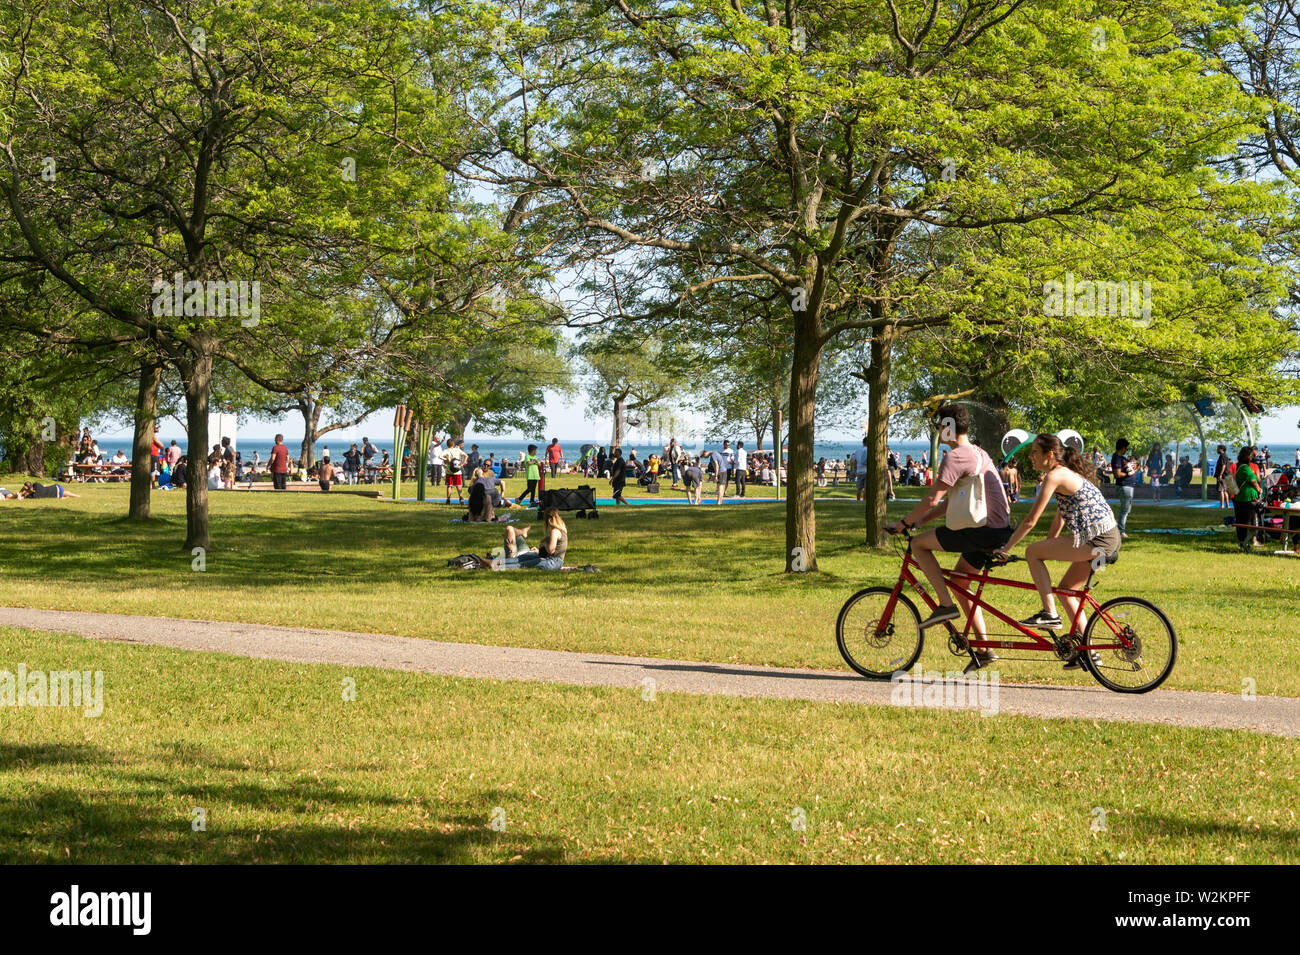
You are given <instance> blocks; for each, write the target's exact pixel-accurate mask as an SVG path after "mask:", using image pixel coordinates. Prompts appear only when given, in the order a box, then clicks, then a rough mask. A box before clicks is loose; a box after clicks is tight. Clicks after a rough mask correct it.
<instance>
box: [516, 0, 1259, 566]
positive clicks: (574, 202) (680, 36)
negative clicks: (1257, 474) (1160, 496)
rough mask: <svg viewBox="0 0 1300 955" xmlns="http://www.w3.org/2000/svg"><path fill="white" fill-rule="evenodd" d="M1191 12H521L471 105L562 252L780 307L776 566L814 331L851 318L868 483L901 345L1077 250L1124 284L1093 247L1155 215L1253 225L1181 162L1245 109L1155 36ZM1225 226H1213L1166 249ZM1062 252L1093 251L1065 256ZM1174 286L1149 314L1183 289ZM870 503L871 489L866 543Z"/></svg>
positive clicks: (1201, 248) (1248, 117) (808, 419)
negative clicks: (490, 99) (785, 329)
mask: <svg viewBox="0 0 1300 955" xmlns="http://www.w3.org/2000/svg"><path fill="white" fill-rule="evenodd" d="M1216 14H1217V8H1216V6H1215V5H1214V4H1213V3H1189V2H1181V0H1179V2H1175V0H1169V2H1155V3H1147V4H1142V5H1137V6H1134V5H1129V4H1121V3H1100V4H1098V3H1091V2H1090V3H1082V2H1065V3H1058V2H1051V3H1048V2H1038V3H1032V2H1011V3H998V4H984V3H956V4H951V5H947V6H944V5H934V4H922V3H904V4H896V3H889V4H885V5H883V6H882V5H878V4H872V5H866V6H863V5H850V6H847V7H846V6H844V5H843V4H837V3H829V2H800V3H791V4H786V5H784V6H780V7H778V6H775V5H771V4H766V5H751V6H748V7H747V6H745V5H743V4H735V3H729V2H723V0H683V2H679V3H676V4H674V5H673V6H672V7H664V6H662V5H660V4H656V3H651V2H648V0H647V2H634V0H623V2H619V3H617V4H614V5H611V6H608V7H599V8H593V9H592V10H591V11H586V10H584V11H569V10H567V9H564V8H555V7H549V6H547V7H531V6H525V8H524V12H523V16H522V17H521V19H520V21H519V26H518V28H517V29H515V28H511V29H509V30H507V32H506V35H505V42H504V43H498V44H497V45H496V49H497V50H498V51H499V54H500V60H501V64H502V69H503V71H505V75H509V76H513V77H514V83H513V85H512V86H510V88H509V89H507V90H506V92H505V93H504V94H503V95H502V97H501V102H503V103H509V104H510V105H509V106H502V107H501V108H500V109H498V111H497V112H496V113H495V114H494V115H493V116H492V117H491V120H492V122H493V123H494V124H495V128H496V129H497V130H498V136H499V139H500V142H501V144H502V147H503V148H504V149H505V150H507V151H508V155H509V157H510V160H511V161H510V162H501V163H499V164H498V166H497V169H498V172H499V176H498V181H499V182H500V183H501V184H502V185H505V186H510V187H513V188H515V190H516V192H517V194H519V195H523V194H525V193H527V194H528V195H530V196H531V197H533V201H534V202H535V203H536V204H538V205H541V206H543V207H544V208H545V209H546V210H547V212H548V214H549V215H551V216H552V217H553V218H554V221H555V224H554V229H555V230H556V234H557V236H563V237H565V239H566V240H567V239H571V238H573V237H575V236H576V237H578V240H579V242H580V243H587V244H588V245H595V244H600V243H603V244H604V248H605V251H606V253H607V254H619V253H621V254H623V255H625V256H635V255H637V254H641V255H648V256H650V257H652V258H653V259H654V260H655V261H656V262H660V263H663V262H667V263H673V262H675V261H679V260H683V259H685V260H689V261H690V262H691V263H692V266H691V267H692V269H694V270H695V271H696V272H699V273H701V274H702V275H704V276H705V280H707V281H714V282H718V283H723V282H728V283H730V282H736V283H739V282H757V283H766V284H768V285H769V286H774V287H775V288H776V289H777V290H779V292H780V293H781V295H782V297H783V298H784V299H786V300H787V301H788V302H789V306H790V309H791V320H792V326H791V336H790V338H789V340H788V342H787V345H788V351H789V355H790V363H791V364H790V388H789V394H790V467H791V474H792V477H791V489H790V498H789V505H788V508H787V522H786V552H787V556H786V561H787V569H793V566H794V563H795V561H796V554H798V555H800V556H801V557H802V560H800V561H799V562H798V563H799V565H800V566H801V567H806V568H807V569H809V570H815V569H816V566H817V564H816V541H815V514H814V509H813V480H812V451H813V436H814V423H815V414H814V412H815V399H816V394H817V390H818V376H819V372H820V370H821V366H822V358H823V355H824V353H825V351H826V349H827V347H828V346H830V345H831V344H832V343H833V342H835V341H836V340H837V339H839V338H840V337H841V336H845V335H859V336H861V335H863V334H865V333H869V348H870V360H869V362H868V370H867V374H868V377H869V379H870V381H869V387H870V402H871V406H870V409H869V411H870V414H869V417H870V428H871V430H870V433H869V437H870V443H871V452H872V464H871V472H870V474H871V477H872V483H873V484H874V485H876V486H877V487H878V488H880V489H883V481H882V480H880V477H881V470H880V469H881V468H882V467H883V463H884V449H885V437H886V433H887V431H886V429H887V426H888V418H889V405H890V399H889V386H890V380H891V360H892V357H893V350H894V345H895V343H896V342H897V341H898V339H899V338H900V336H902V335H904V334H908V333H911V332H912V331H914V330H917V329H922V328H936V329H939V328H942V329H948V330H950V333H951V334H954V335H962V334H967V333H969V331H970V330H972V329H973V327H974V325H975V323H977V322H980V321H987V320H990V319H989V317H990V316H995V317H994V318H993V319H992V320H994V321H998V322H1000V321H1002V317H1001V312H1002V311H1003V310H1010V311H1011V313H1012V314H1016V315H1020V316H1029V315H1032V314H1034V312H1035V311H1037V312H1038V314H1040V315H1041V312H1042V286H1043V283H1044V281H1045V280H1046V279H1047V278H1049V277H1055V276H1057V275H1059V274H1060V273H1063V272H1065V271H1067V270H1068V269H1069V268H1070V267H1071V266H1072V265H1073V264H1074V261H1075V260H1076V259H1078V260H1080V261H1086V262H1087V263H1088V264H1089V265H1092V264H1097V263H1100V261H1101V260H1103V259H1104V260H1105V262H1106V263H1107V264H1106V267H1105V269H1104V270H1101V271H1099V272H1098V273H1097V274H1099V275H1101V276H1103V277H1105V278H1106V279H1108V280H1109V279H1112V278H1113V279H1115V280H1118V279H1120V278H1126V279H1127V278H1129V277H1130V276H1129V275H1128V274H1127V271H1128V269H1127V267H1126V266H1127V263H1124V265H1125V268H1124V272H1123V274H1121V275H1115V274H1113V273H1114V272H1115V271H1116V270H1117V263H1119V262H1121V261H1122V260H1121V259H1120V258H1118V256H1119V255H1120V254H1122V252H1123V250H1124V249H1125V247H1126V246H1127V245H1130V244H1132V243H1134V242H1136V241H1137V240H1138V239H1139V237H1141V238H1145V233H1146V232H1147V231H1149V230H1148V229H1147V228H1145V227H1147V226H1150V225H1151V224H1153V223H1156V222H1159V221H1161V220H1168V219H1169V218H1171V217H1172V218H1175V219H1179V220H1180V221H1181V222H1182V223H1183V224H1184V225H1185V226H1186V232H1185V233H1184V234H1185V235H1186V234H1192V233H1194V232H1195V226H1196V225H1197V224H1198V222H1199V221H1200V220H1204V219H1206V218H1207V217H1208V218H1210V219H1212V218H1213V215H1212V207H1213V206H1218V207H1219V208H1231V209H1232V210H1234V214H1235V216H1236V218H1237V223H1236V225H1237V228H1240V226H1241V220H1242V219H1249V218H1250V217H1251V216H1253V215H1255V212H1256V210H1255V208H1254V207H1252V206H1251V204H1250V201H1249V200H1248V198H1246V196H1245V195H1244V194H1243V193H1242V192H1241V191H1234V190H1233V189H1232V188H1231V187H1230V186H1229V185H1228V184H1225V183H1223V182H1222V181H1221V180H1217V179H1216V178H1215V177H1214V175H1213V173H1212V171H1210V170H1208V169H1207V166H1206V163H1207V160H1209V159H1210V158H1212V157H1217V156H1220V155H1223V154H1224V153H1226V152H1230V151H1231V150H1232V149H1233V147H1234V145H1235V142H1236V140H1237V139H1238V138H1239V137H1240V136H1241V135H1242V134H1243V132H1244V130H1245V129H1246V128H1247V127H1248V126H1249V124H1250V123H1251V122H1252V121H1253V116H1252V114H1251V106H1250V104H1249V102H1248V101H1246V100H1245V99H1244V98H1243V97H1242V96H1240V94H1239V93H1238V91H1237V90H1236V89H1235V88H1234V86H1233V84H1231V83H1229V82H1225V80H1224V78H1222V77H1217V76H1214V75H1210V72H1209V71H1207V70H1206V69H1205V64H1204V62H1203V61H1202V60H1201V59H1200V58H1198V57H1197V56H1195V55H1194V54H1191V53H1189V52H1188V51H1187V50H1186V49H1183V48H1182V47H1181V46H1180V44H1179V43H1178V41H1177V39H1176V38H1177V37H1178V36H1179V34H1180V32H1184V31H1186V30H1188V29H1189V28H1190V27H1191V26H1193V25H1197V26H1199V25H1203V24H1205V23H1206V22H1207V21H1209V20H1210V19H1212V18H1213V17H1214V16H1215V15H1216ZM593 16H595V17H597V19H596V20H595V23H596V26H594V27H593V26H592V22H593V21H592V17H593ZM525 92H526V94H527V96H528V108H527V109H526V110H525V109H523V108H521V107H520V106H519V104H520V102H521V101H520V100H519V97H520V96H522V95H524V94H525ZM561 213H562V215H561ZM949 234H952V235H955V236H960V237H963V240H962V242H963V247H962V248H959V249H957V250H956V251H957V252H959V253H960V254H958V255H953V250H952V249H949V248H944V247H941V246H942V240H943V238H944V237H945V236H947V235H949ZM1098 236H1100V240H1101V241H1100V243H1099V241H1098ZM557 241H560V240H558V239H557ZM1225 241H1230V239H1229V238H1228V237H1225V236H1224V235H1223V233H1222V231H1221V230H1218V229H1213V230H1211V232H1210V233H1209V234H1208V235H1204V236H1203V237H1202V238H1201V239H1200V240H1199V241H1196V242H1193V243H1192V244H1191V245H1190V246H1186V247H1184V249H1182V250H1179V251H1180V252H1181V253H1182V254H1184V255H1191V256H1194V257H1195V256H1200V255H1203V254H1204V253H1206V251H1207V250H1209V251H1213V246H1214V245H1215V244H1216V243H1221V242H1225ZM1008 243H1010V245H1009V246H1008ZM1088 243H1092V244H1093V245H1094V246H1099V245H1100V249H1094V253H1095V254H1093V255H1085V254H1084V253H1083V251H1082V250H1081V248H1080V247H1081V246H1083V245H1085V244H1088ZM1106 246H1108V247H1106ZM1163 251H1164V252H1165V253H1167V254H1168V255H1169V256H1170V257H1171V256H1172V253H1173V251H1174V249H1173V243H1172V242H1168V243H1165V244H1164V246H1163ZM1154 258H1155V253H1152V256H1151V257H1149V259H1148V260H1149V261H1150V260H1151V259H1154ZM657 272H658V274H659V275H660V276H661V277H662V278H663V279H664V281H665V283H666V282H667V277H668V276H669V275H671V271H669V269H666V268H660V269H658V270H657ZM1182 274H1183V273H1182V272H1178V273H1176V274H1175V275H1173V276H1171V277H1170V284H1172V285H1174V286H1177V287H1178V289H1179V293H1180V294H1178V295H1172V294H1171V295H1167V296H1165V298H1166V299H1167V300H1168V301H1170V302H1175V301H1177V302H1181V301H1185V300H1186V299H1187V297H1188V296H1186V295H1183V294H1181V293H1183V292H1186V293H1188V295H1190V293H1191V291H1192V290H1191V289H1189V288H1185V287H1184V286H1183V285H1182V284H1180V283H1182ZM1136 277H1137V278H1143V276H1142V275H1140V274H1139V275H1138V276H1136ZM1153 277H1154V278H1155V279H1156V280H1159V279H1160V278H1161V276H1160V275H1155V276H1153ZM661 291H662V294H663V297H664V299H665V300H668V301H672V300H674V299H677V300H681V301H684V300H685V297H686V296H687V295H688V294H689V291H690V290H689V289H685V288H674V287H667V286H665V287H664V288H662V290H661ZM1161 307H1162V308H1163V306H1161ZM1162 314H1165V315H1171V314H1173V313H1172V312H1164V313H1162ZM1177 334H1179V333H1176V332H1174V331H1172V330H1171V331H1170V336H1171V337H1174V336H1176V335H1177ZM1184 334H1185V333H1184ZM883 516H884V507H883V494H881V495H880V497H879V499H878V506H877V507H876V508H875V509H874V511H873V515H872V516H870V517H869V521H870V526H869V534H871V536H873V537H877V538H878V537H879V535H880V533H881V532H882V531H883Z"/></svg>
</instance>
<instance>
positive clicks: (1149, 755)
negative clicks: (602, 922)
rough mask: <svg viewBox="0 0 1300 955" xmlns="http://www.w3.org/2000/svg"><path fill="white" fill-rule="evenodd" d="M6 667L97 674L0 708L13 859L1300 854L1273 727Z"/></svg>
mask: <svg viewBox="0 0 1300 955" xmlns="http://www.w3.org/2000/svg"><path fill="white" fill-rule="evenodd" d="M323 503H324V502H322V504H323ZM222 506H223V507H229V506H234V504H233V502H232V504H229V505H222ZM331 506H332V503H331ZM11 513H12V512H11ZM50 513H53V511H50V512H47V514H50ZM6 520H12V516H10V515H6ZM88 520H91V521H92V523H93V522H94V521H95V520H96V519H93V518H88ZM99 520H102V518H101V519H99ZM96 526H99V525H96ZM381 526H384V527H386V526H388V525H386V524H382V523H381ZM282 530H283V529H282ZM7 536H8V535H6V537H7ZM291 552H292V551H291V550H288V549H285V550H281V551H279V552H278V553H279V554H280V556H281V557H285V556H286V554H290V553H291ZM497 586H507V584H498V585H497ZM176 593H177V594H180V595H182V597H183V594H184V591H182V590H178V591H176ZM335 606H336V608H337V609H336V611H335V613H336V614H338V615H340V616H341V615H343V614H344V613H345V612H346V611H347V609H348V605H347V603H346V601H343V602H341V603H336V604H335ZM212 607H213V609H214V610H215V611H220V610H223V609H224V608H222V607H221V606H220V605H218V604H213V605H212ZM437 609H438V608H437V607H436V606H435V607H432V608H431V610H437ZM336 622H343V621H336ZM0 661H4V662H3V663H0V669H12V668H13V666H14V664H15V663H16V662H18V661H21V662H24V663H26V664H27V666H28V667H29V669H31V670H37V669H68V668H73V667H75V668H78V669H92V670H102V671H103V674H104V711H103V715H102V716H100V717H98V718H86V717H84V716H83V715H82V714H81V713H80V712H79V711H76V710H69V709H61V708H53V707H47V708H43V709H34V708H27V707H25V708H21V709H5V710H4V711H3V712H0V770H2V771H0V807H2V811H0V862H4V863H26V862H73V863H94V862H117V863H146V862H180V863H198V862H251V861H260V862H436V861H448V862H611V861H612V862H642V863H657V862H660V861H672V862H692V861H699V862H868V861H880V862H896V861H909V862H935V863H981V862H1044V863H1054V862H1118V861H1123V862H1134V863H1173V862H1189V863H1225V862H1226V863H1233V862H1235V863H1273V862H1282V863H1296V862H1300V823H1298V821H1297V818H1296V806H1297V805H1298V804H1300V791H1298V785H1297V782H1296V781H1297V779H1298V778H1300V751H1298V750H1297V747H1296V746H1295V741H1294V740H1288V739H1282V738H1278V737H1269V736H1262V735H1256V734H1252V733H1244V732H1232V731H1218V730H1192V729H1180V728H1172V727H1163V726H1146V725H1125V724H1101V723H1092V722H1086V721H1078V720H1049V721H1041V720H1036V719H1032V718H1027V717H1016V716H997V717H992V718H983V717H980V716H978V715H976V714H971V713H955V712H950V711H936V710H910V709H903V708H897V709H896V708H891V707H883V706H876V707H861V706H840V705H834V704H825V703H805V702H797V701H780V700H744V699H734V698H726V697H693V696H686V695H676V694H660V695H659V696H658V697H657V698H656V699H654V700H651V701H646V700H643V699H642V697H641V694H640V690H639V688H637V689H634V690H615V689H588V688H577V687H566V686H551V685H541V684H534V683H498V682H494V681H489V680H460V679H453V678H445V677H432V676H425V675H419V674H410V673H399V672H390V671H382V670H370V669H365V668H344V667H336V666H307V665H301V664H289V663H277V662H271V661H261V660H248V659H241V658H237V657H227V656H219V655H213V654H197V653H186V652H183V651H176V650H170V649H166V648H161V647H149V646H128V645H123V644H113V643H99V642H95V641H88V640H83V639H81V638H77V637H69V636H61V635H52V634H36V633H32V632H30V631H24V630H19V629H12V628H0ZM345 678H351V679H353V680H355V681H356V684H355V685H356V699H355V702H345V701H344V700H343V693H342V686H343V681H344V679H345ZM196 808H201V809H203V810H204V811H205V813H206V829H205V831H201V832H196V831H194V829H193V828H192V821H193V820H194V818H195V817H194V815H193V810H194V809H196ZM498 809H500V811H501V812H500V813H496V811H497V810H498ZM1097 809H1101V810H1104V812H1105V816H1104V819H1105V831H1094V829H1093V824H1094V820H1100V818H1101V817H1100V816H1099V815H1098V814H1097V812H1096V810H1097ZM797 810H802V811H803V818H804V819H806V824H805V826H804V828H803V831H797V830H796V829H795V828H794V826H793V825H792V823H793V821H794V820H795V819H796V818H797V817H798V813H797ZM494 814H496V815H495V817H496V818H497V819H498V820H499V821H500V823H503V824H504V828H503V829H500V831H494V830H493V828H492V827H491V825H490V822H491V820H492V819H493V818H494Z"/></svg>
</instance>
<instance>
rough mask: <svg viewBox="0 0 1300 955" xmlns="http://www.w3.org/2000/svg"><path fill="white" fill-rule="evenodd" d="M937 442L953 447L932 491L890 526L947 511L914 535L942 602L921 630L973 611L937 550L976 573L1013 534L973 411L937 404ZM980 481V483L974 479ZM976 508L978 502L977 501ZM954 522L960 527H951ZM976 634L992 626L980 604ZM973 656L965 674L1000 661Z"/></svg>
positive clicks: (960, 569)
mask: <svg viewBox="0 0 1300 955" xmlns="http://www.w3.org/2000/svg"><path fill="white" fill-rule="evenodd" d="M937 416H938V423H939V440H940V442H941V443H943V444H947V445H949V446H950V447H951V448H952V450H951V451H949V452H948V453H947V454H946V455H944V458H943V463H942V464H940V465H939V473H938V474H937V475H936V477H935V482H934V485H933V486H932V487H931V489H930V493H929V494H928V495H926V496H925V497H924V498H923V499H922V500H921V502H920V503H919V504H917V505H916V507H914V508H912V510H911V511H910V512H909V513H908V514H907V516H906V517H904V518H903V519H902V520H901V521H899V522H898V523H897V524H891V525H889V527H888V530H889V532H890V533H891V534H897V533H899V532H900V531H901V530H902V529H904V528H906V529H908V530H911V529H912V528H916V527H920V526H922V525H924V524H925V523H926V522H928V521H930V520H932V519H933V518H935V517H938V516H939V515H940V514H942V515H944V518H945V521H944V525H943V526H942V527H937V528H935V529H934V530H932V531H926V532H925V533H923V534H921V535H919V536H917V537H914V538H912V556H913V557H914V558H915V559H916V562H917V564H918V565H920V568H921V570H922V571H923V572H924V573H925V577H926V579H927V580H928V581H929V582H930V586H931V587H932V588H934V594H935V598H936V599H937V600H938V602H939V606H938V607H936V608H935V610H934V612H933V613H932V614H930V616H929V617H927V618H926V619H925V620H923V621H921V628H922V629H925V628H927V627H933V626H935V625H936V624H940V623H946V622H948V621H950V620H957V619H958V618H960V617H961V615H962V613H963V612H970V606H969V602H968V601H967V600H965V599H964V598H961V597H959V598H958V600H959V601H960V602H961V609H960V610H959V609H958V608H957V606H956V605H955V604H954V603H953V595H952V592H951V591H950V590H949V589H948V585H947V584H946V583H945V582H944V579H943V570H942V568H940V566H939V561H938V558H936V557H935V553H936V552H937V551H955V552H957V553H960V554H961V558H960V559H959V560H958V561H957V564H956V566H955V567H954V568H953V569H954V571H955V572H957V573H959V574H976V573H979V572H980V571H981V570H983V569H984V568H985V567H987V566H989V565H990V564H991V563H992V552H993V551H997V550H999V549H1001V548H1002V547H1003V546H1004V545H1005V544H1006V542H1007V539H1008V538H1009V537H1010V536H1011V527H1010V523H1011V522H1010V514H1011V505H1010V503H1009V502H1008V501H1007V494H1006V490H1005V489H1004V488H1003V486H1002V479H1001V477H1000V476H999V475H998V470H997V467H996V466H995V465H994V463H993V459H992V458H990V457H989V455H988V453H987V452H985V451H984V449H983V448H980V447H978V446H976V445H974V444H972V443H971V440H970V433H969V432H970V412H968V411H967V410H966V409H965V408H963V407H962V406H961V405H957V404H946V405H943V406H941V407H940V408H939V411H938V415H937ZM977 482H978V483H979V484H980V485H982V494H981V493H980V491H981V488H980V487H976V486H975V485H976V483H977ZM954 488H955V489H957V495H955V496H956V497H957V499H958V505H957V506H958V507H960V508H961V509H962V513H961V518H962V519H961V520H953V519H950V518H949V507H950V506H951V505H952V502H953V499H954V496H952V495H951V492H953V490H954ZM980 498H982V503H983V508H982V509H983V514H982V515H980V514H978V513H971V512H970V511H969V506H968V505H969V503H970V502H971V501H972V500H975V501H978V500H979V499H980ZM976 507H977V509H978V505H976ZM953 524H956V525H957V526H956V527H954V526H950V525H953ZM972 623H973V625H974V629H975V633H976V634H977V635H978V638H979V639H981V640H982V639H986V638H987V636H988V630H987V628H986V627H985V624H984V615H983V614H982V613H980V611H979V608H976V609H975V611H974V617H973V620H972ZM972 656H973V659H972V660H971V662H970V664H969V665H968V666H967V667H966V672H967V673H970V672H972V671H973V670H978V669H980V668H981V667H985V666H988V665H989V664H990V663H992V662H993V661H994V660H996V659H997V654H995V653H994V652H993V651H991V650H986V651H978V650H977V651H975V652H974V653H973V654H972Z"/></svg>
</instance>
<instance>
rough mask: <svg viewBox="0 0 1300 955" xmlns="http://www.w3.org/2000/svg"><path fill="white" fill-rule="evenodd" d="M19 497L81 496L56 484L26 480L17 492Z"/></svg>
mask: <svg viewBox="0 0 1300 955" xmlns="http://www.w3.org/2000/svg"><path fill="white" fill-rule="evenodd" d="M18 497H19V498H25V497H33V498H47V497H81V495H80V494H73V493H72V492H71V491H69V490H67V489H66V488H64V487H61V486H60V485H58V484H40V483H36V484H33V483H32V482H31V481H28V482H27V483H26V484H24V485H23V486H22V490H20V491H19V492H18Z"/></svg>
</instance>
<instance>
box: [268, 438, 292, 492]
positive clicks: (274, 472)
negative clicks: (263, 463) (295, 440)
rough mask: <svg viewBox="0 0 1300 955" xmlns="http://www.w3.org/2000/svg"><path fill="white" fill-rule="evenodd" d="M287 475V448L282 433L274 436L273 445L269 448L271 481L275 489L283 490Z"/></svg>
mask: <svg viewBox="0 0 1300 955" xmlns="http://www.w3.org/2000/svg"><path fill="white" fill-rule="evenodd" d="M288 476H289V449H288V448H286V447H285V446H284V435H282V434H277V435H276V436H275V447H273V448H272V449H271V483H272V485H274V487H275V489H276V490H277V491H283V490H285V482H286V481H287V480H288Z"/></svg>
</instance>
